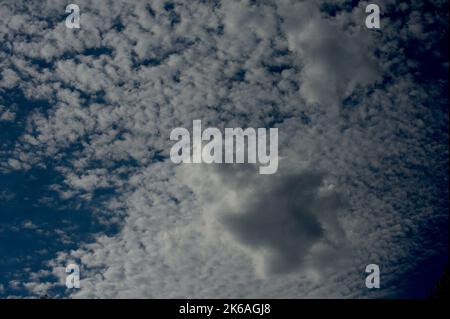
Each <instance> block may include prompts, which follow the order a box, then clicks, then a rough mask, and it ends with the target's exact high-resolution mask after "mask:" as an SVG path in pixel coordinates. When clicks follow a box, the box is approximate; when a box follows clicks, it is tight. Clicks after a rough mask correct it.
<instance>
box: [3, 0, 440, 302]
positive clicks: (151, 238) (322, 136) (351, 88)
mask: <svg viewBox="0 0 450 319" xmlns="http://www.w3.org/2000/svg"><path fill="white" fill-rule="evenodd" d="M376 3H377V4H378V5H379V6H380V9H381V28H380V29H368V28H366V26H365V24H364V21H365V18H366V16H367V13H366V12H365V7H366V6H367V5H368V4H369V2H366V1H353V0H338V1H326V0H320V1H309V0H305V1H291V0H281V1H269V0H267V1H264V0H262V1H250V0H248V1H215V0H211V1H189V2H188V1H162V0H155V1H132V0H129V1H128V0H115V1H106V0H105V1H88V0H77V2H76V4H77V5H78V6H79V7H80V10H81V20H80V29H69V28H67V27H66V25H65V19H66V16H67V13H65V7H66V5H67V4H68V3H64V1H55V0H40V1H37V0H36V1H34V0H31V1H22V0H14V1H12V0H11V1H10V0H6V1H2V2H1V3H0V43H1V46H0V158H1V161H0V296H1V297H3V298H7V297H40V296H43V295H48V296H50V297H53V298H63V297H72V298H128V297H135V298H152V297H157V298H175V297H190V298H219V297H223V298H227V297H233V298H250V297H253V298H265V297H272V298H325V297H326V298H331V297H335V298H400V297H426V296H427V294H428V293H429V292H430V289H432V288H433V287H434V285H435V284H436V282H437V281H438V279H439V277H440V274H441V273H442V270H443V269H444V267H445V266H446V263H447V260H448V146H447V144H448V98H447V89H448V79H447V77H448V48H447V41H448V2H447V1H444V0H443V1H439V0H435V1H414V0H411V1H402V2H399V1H393V0H392V1H391V0H380V1H376ZM198 119H199V120H201V121H202V124H204V125H205V127H206V126H210V127H218V128H221V129H223V128H226V127H242V128H246V127H260V128H278V132H279V168H278V172H277V173H276V174H273V175H259V174H257V172H256V170H255V169H254V167H253V166H252V165H242V164H235V165H231V164H230V165H214V164H192V165H183V164H181V165H175V164H174V163H173V162H172V161H171V160H170V156H169V152H170V148H171V146H172V144H173V142H172V141H170V140H169V136H170V132H171V130H172V129H174V128H175V127H186V128H189V127H191V126H192V122H193V120H198ZM69 263H75V264H77V265H79V266H80V271H81V288H80V289H66V287H65V278H66V273H65V267H66V265H67V264H69ZM368 264H377V265H379V266H380V270H381V284H380V285H381V286H380V288H379V289H372V290H369V289H367V288H366V286H365V284H364V279H365V273H364V269H365V267H366V265H368Z"/></svg>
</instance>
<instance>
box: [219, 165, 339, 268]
mask: <svg viewBox="0 0 450 319" xmlns="http://www.w3.org/2000/svg"><path fill="white" fill-rule="evenodd" d="M321 186H323V174H321V173H316V172H304V173H300V174H293V175H285V176H281V177H280V176H277V177H275V179H274V180H273V181H272V182H271V185H270V187H268V188H265V189H261V190H259V189H258V187H256V190H255V191H254V193H253V194H252V195H251V196H250V197H249V198H247V200H246V202H245V204H244V205H243V206H242V207H241V211H239V212H230V213H229V214H227V215H225V216H224V217H223V220H222V222H223V223H224V224H225V226H226V228H227V229H228V230H229V231H230V232H231V233H232V234H233V236H235V237H236V239H237V240H238V241H239V242H241V243H242V244H243V245H246V246H249V247H250V248H252V249H256V250H262V251H265V254H267V259H268V260H267V262H268V266H267V270H268V272H271V273H272V272H273V273H284V272H289V271H292V270H295V269H296V268H298V267H301V266H302V262H304V259H305V258H306V257H307V255H308V253H309V252H310V250H311V248H312V246H313V245H314V244H315V243H317V242H319V241H325V242H328V243H330V244H331V245H332V246H334V248H335V249H339V246H341V245H342V244H343V241H344V238H345V234H344V231H343V229H342V228H341V226H340V225H339V221H338V220H337V218H336V214H337V212H338V211H339V210H341V209H343V208H344V207H345V203H344V200H343V198H342V196H341V195H339V194H338V193H336V192H331V193H328V194H321V192H320V187H321ZM241 187H245V186H242V185H241Z"/></svg>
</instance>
